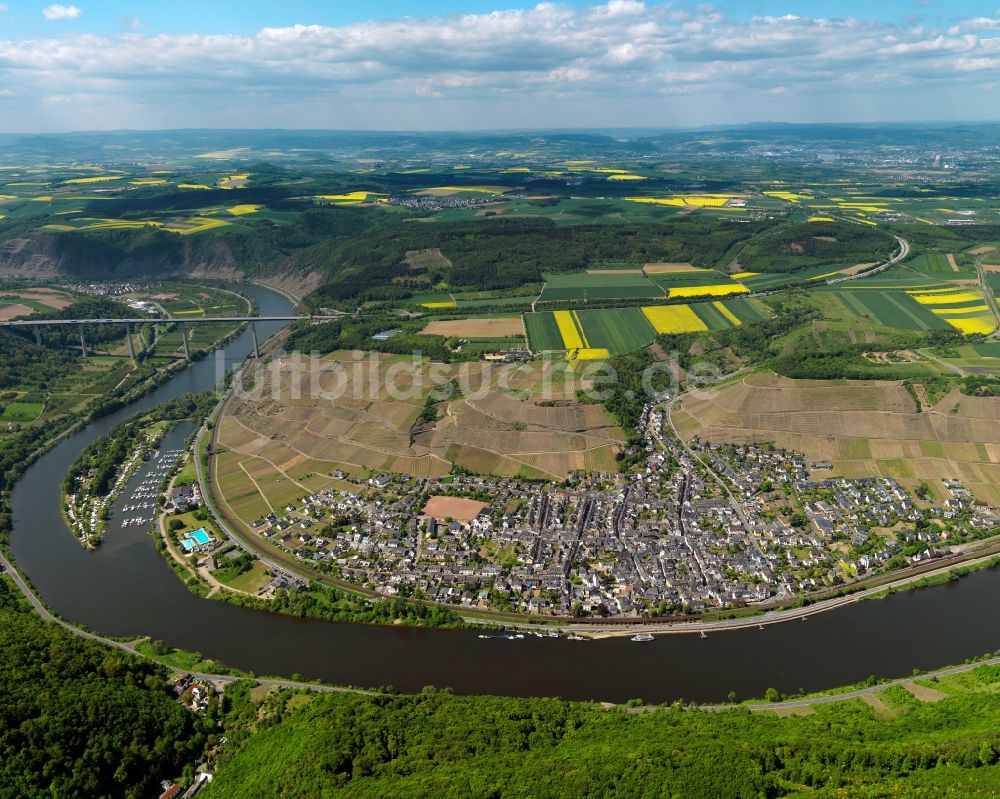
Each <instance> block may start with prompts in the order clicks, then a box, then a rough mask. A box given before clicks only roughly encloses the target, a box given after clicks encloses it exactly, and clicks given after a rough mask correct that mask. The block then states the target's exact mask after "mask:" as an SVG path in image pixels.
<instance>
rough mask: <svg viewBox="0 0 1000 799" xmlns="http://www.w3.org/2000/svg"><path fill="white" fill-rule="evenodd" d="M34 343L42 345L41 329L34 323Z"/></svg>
mask: <svg viewBox="0 0 1000 799" xmlns="http://www.w3.org/2000/svg"><path fill="white" fill-rule="evenodd" d="M35 343H36V344H37V345H38V346H39V347H40V346H42V329H41V328H40V327H38V326H37V325H35Z"/></svg>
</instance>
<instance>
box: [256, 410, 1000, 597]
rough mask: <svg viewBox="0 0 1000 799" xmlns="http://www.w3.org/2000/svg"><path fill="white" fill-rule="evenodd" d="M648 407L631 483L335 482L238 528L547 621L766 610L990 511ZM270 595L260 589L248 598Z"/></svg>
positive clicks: (357, 574) (919, 551) (312, 554)
mask: <svg viewBox="0 0 1000 799" xmlns="http://www.w3.org/2000/svg"><path fill="white" fill-rule="evenodd" d="M663 408H664V406H662V405H655V404H650V405H649V406H647V408H646V411H645V413H644V415H643V418H644V424H645V425H646V436H645V441H646V447H645V450H646V451H645V456H646V457H645V461H644V463H643V464H642V465H641V468H640V469H638V470H637V471H635V472H634V473H631V474H627V475H622V474H582V473H580V474H574V475H573V476H571V478H570V479H568V480H566V481H564V482H560V483H546V482H539V481H526V480H519V479H512V478H501V477H491V476H482V475H469V474H454V475H452V476H448V477H445V478H439V479H417V478H412V477H406V476H403V475H390V474H380V475H375V476H372V477H370V478H368V479H367V480H362V479H354V478H351V477H349V476H348V475H346V474H344V473H341V472H337V473H334V474H332V475H331V477H333V478H334V479H335V480H336V481H337V485H338V487H336V488H334V487H329V488H325V489H322V490H319V491H317V492H314V493H311V494H308V495H304V496H302V497H301V498H300V500H299V501H298V502H295V503H291V504H289V505H287V506H286V507H285V508H284V513H282V514H280V515H279V514H276V513H272V514H268V515H267V516H265V517H262V518H259V519H256V520H255V521H253V522H252V523H251V525H250V528H251V530H252V532H253V533H254V534H255V535H258V536H260V537H261V538H262V539H264V540H266V541H268V542H270V543H271V544H272V545H273V546H275V547H277V548H279V549H280V550H281V551H283V552H285V553H287V554H290V555H292V556H294V557H295V558H296V559H297V560H299V561H300V562H302V564H303V565H304V566H308V568H310V569H312V570H315V571H317V572H321V573H324V574H327V575H330V576H333V577H336V578H339V579H342V580H345V581H347V582H350V583H352V584H355V585H358V586H359V587H363V588H365V589H368V590H371V591H374V592H376V593H378V594H380V595H383V596H400V597H413V598H419V599H426V600H431V601H436V602H441V603H448V604H455V605H459V606H462V607H465V608H473V609H492V610H503V611H514V612H522V613H527V614H540V615H543V616H544V615H550V616H568V615H572V616H576V617H584V616H600V617H609V616H622V617H660V616H667V615H671V614H678V613H703V612H706V611H710V610H713V609H720V608H733V607H741V606H747V605H754V604H760V603H768V602H776V601H779V600H782V599H788V598H790V597H792V596H794V595H798V594H807V593H809V592H812V591H817V590H821V589H826V588H830V587H832V586H837V585H844V584H849V583H851V582H852V581H855V580H857V579H859V578H861V577H864V576H867V575H872V574H875V573H880V572H890V571H896V570H899V569H902V568H906V567H908V566H910V565H912V564H914V563H919V562H921V561H924V560H928V559H934V558H939V557H942V556H944V555H946V554H949V552H950V551H951V548H952V547H954V546H958V545H961V544H962V543H965V542H968V541H970V540H974V539H976V538H981V537H985V536H987V535H988V534H989V531H990V530H992V529H994V528H995V527H997V526H998V525H1000V514H998V513H997V511H996V510H995V509H993V508H991V507H988V506H984V505H982V504H977V503H975V502H974V501H973V499H972V497H971V495H970V493H969V492H968V491H967V490H966V489H965V488H964V486H963V484H962V483H961V481H958V480H946V481H944V485H946V486H947V488H948V490H949V491H950V493H951V497H949V498H947V499H945V500H943V501H935V500H931V499H929V498H928V497H927V494H926V492H925V490H924V489H923V487H918V489H917V493H919V494H921V495H923V497H924V498H921V497H919V496H911V494H910V493H908V492H907V490H905V489H904V488H903V487H902V486H901V485H900V484H899V483H898V482H897V481H895V480H893V479H891V478H875V477H871V478H854V479H846V478H839V477H821V476H819V475H820V474H822V473H823V472H824V471H828V470H829V464H826V463H822V462H815V463H809V462H807V461H806V460H805V459H804V458H803V457H802V456H801V455H799V454H797V453H792V452H786V451H782V450H779V449H775V448H773V447H771V446H768V445H763V444H759V445H725V444H701V443H699V442H697V440H695V441H693V442H692V443H691V444H690V445H685V444H683V443H681V442H680V441H679V440H678V439H676V438H674V437H673V436H672V435H670V434H669V432H668V431H667V430H668V427H667V425H666V422H665V413H664V409H663ZM261 590H262V591H271V590H273V587H272V586H270V585H268V586H266V587H265V588H262V589H261Z"/></svg>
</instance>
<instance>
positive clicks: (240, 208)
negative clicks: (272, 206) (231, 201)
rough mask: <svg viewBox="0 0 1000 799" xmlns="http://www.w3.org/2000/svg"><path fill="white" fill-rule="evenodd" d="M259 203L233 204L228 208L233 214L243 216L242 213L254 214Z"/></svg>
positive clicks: (258, 207)
mask: <svg viewBox="0 0 1000 799" xmlns="http://www.w3.org/2000/svg"><path fill="white" fill-rule="evenodd" d="M260 208H261V206H259V205H250V204H246V205H234V206H233V207H232V208H230V209H228V210H229V213H231V214H232V215H233V216H243V215H244V214H255V213H257V212H258V211H259V210H260Z"/></svg>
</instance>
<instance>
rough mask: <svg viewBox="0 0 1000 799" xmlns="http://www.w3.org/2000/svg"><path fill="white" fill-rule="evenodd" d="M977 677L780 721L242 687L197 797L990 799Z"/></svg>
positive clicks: (736, 713)
mask: <svg viewBox="0 0 1000 799" xmlns="http://www.w3.org/2000/svg"><path fill="white" fill-rule="evenodd" d="M980 672H981V673H980ZM977 674H978V675H979V676H978V681H979V682H980V683H981V686H980V688H981V689H980V690H979V691H977V692H974V693H959V694H957V695H954V696H952V697H950V698H948V699H946V700H944V701H942V702H937V703H929V702H919V701H917V700H916V699H914V697H913V696H911V695H910V694H909V693H907V692H906V691H905V690H904V689H903V688H900V687H896V688H890V689H887V690H886V691H885V692H883V693H882V694H881V695H880V697H881V701H882V703H883V706H884V707H885V711H884V712H882V713H880V712H879V711H876V710H873V709H872V708H871V707H869V706H868V705H866V704H864V703H862V702H861V701H860V700H855V701H850V702H843V703H836V704H832V705H826V706H818V707H817V708H816V711H815V713H813V714H809V715H804V716H799V717H795V716H792V717H787V718H779V717H778V716H777V715H774V714H769V713H750V712H748V711H746V710H740V709H737V710H732V711H726V712H722V713H707V712H698V711H693V710H690V709H687V708H685V707H684V706H683V705H681V704H677V705H674V706H671V707H663V708H659V709H656V710H655V712H648V713H631V712H628V711H627V710H625V709H623V708H620V707H619V708H615V709H610V710H609V709H604V708H602V707H601V706H599V705H597V704H584V703H577V702H565V701H561V700H558V699H520V698H511V697H490V696H478V697H471V696H469V697H466V696H454V695H452V694H451V693H450V692H448V691H437V690H434V689H431V688H427V689H425V690H424V692H423V693H422V694H420V695H415V696H398V695H394V694H393V693H391V689H390V690H388V691H385V692H384V693H382V694H379V695H370V696H357V695H349V694H337V695H334V694H331V695H324V696H315V697H312V698H305V697H298V700H303V699H304V700H305V701H304V702H303V701H291V699H292V697H291V695H290V693H289V692H279V693H277V694H274V695H272V696H271V697H270V698H269V699H268V700H267V701H266V702H265V703H264V705H263V706H260V707H258V706H257V705H256V704H255V703H253V702H251V701H250V699H249V692H248V688H247V687H246V686H241V687H239V688H234V689H231V690H230V691H228V692H227V701H228V713H227V715H226V718H225V722H226V734H227V736H228V739H229V741H230V742H231V745H230V746H227V748H226V749H225V750H224V752H223V754H222V757H221V759H220V763H219V770H218V772H217V774H216V778H215V780H214V781H213V782H212V784H211V786H210V787H209V788H208V789H207V790H206V791H205V793H204V796H205V797H206V799H243V797H260V796H267V797H274V798H275V799H292V798H293V797H294V799H300V798H302V799H304V798H305V797H309V798H310V799H313V798H314V797H323V799H333V797H376V796H377V797H401V798H402V797H405V798H406V799H410V797H424V796H426V797H463V798H464V797H483V798H484V799H485V798H487V797H535V798H540V797H623V798H624V797H677V798H678V799H760V798H761V797H801V798H802V799H805V797H827V798H828V799H833V798H834V797H841V798H843V799H864V798H869V797H870V798H871V799H874V798H875V797H889V796H892V797H913V798H914V799H915V798H917V797H921V798H926V799H931V798H932V797H934V798H935V799H937V797H952V796H953V797H963V798H964V799H975V798H976V797H988V796H996V795H997V794H996V792H997V790H998V789H1000V766H997V765H996V764H997V752H998V746H1000V740H998V733H997V729H998V725H1000V695H998V694H997V693H995V689H996V687H997V682H998V680H1000V670H998V669H997V668H996V667H983V668H981V669H980V670H979V672H977ZM632 704H641V703H632Z"/></svg>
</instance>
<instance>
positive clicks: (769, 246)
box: [738, 222, 899, 272]
mask: <svg viewBox="0 0 1000 799" xmlns="http://www.w3.org/2000/svg"><path fill="white" fill-rule="evenodd" d="M898 249H899V247H898V245H897V244H896V240H895V239H894V238H893V237H892V236H891V235H890V234H889V233H887V232H885V231H884V230H881V229H879V228H875V227H869V226H867V225H857V224H849V223H846V222H800V223H797V224H786V225H780V226H778V227H776V228H774V229H773V230H770V231H768V232H767V233H764V234H763V235H761V236H757V237H756V238H755V239H754V240H753V241H752V242H750V243H749V244H747V246H746V247H744V248H743V250H742V251H741V252H740V253H739V256H738V257H739V261H740V265H741V266H742V267H743V268H744V269H746V270H749V271H753V272H798V271H801V270H803V269H811V268H814V267H819V266H830V267H831V268H832V267H837V268H843V267H846V266H852V265H853V264H858V263H876V262H879V261H883V260H885V259H886V258H887V257H888V256H889V254H890V253H891V252H893V251H894V250H898Z"/></svg>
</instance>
